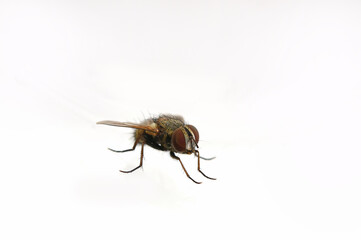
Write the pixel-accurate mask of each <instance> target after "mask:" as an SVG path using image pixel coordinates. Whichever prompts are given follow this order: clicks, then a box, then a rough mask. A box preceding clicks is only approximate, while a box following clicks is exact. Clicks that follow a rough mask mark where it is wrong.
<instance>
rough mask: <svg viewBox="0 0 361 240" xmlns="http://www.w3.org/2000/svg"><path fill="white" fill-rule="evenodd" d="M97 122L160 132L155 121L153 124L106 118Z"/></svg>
mask: <svg viewBox="0 0 361 240" xmlns="http://www.w3.org/2000/svg"><path fill="white" fill-rule="evenodd" d="M97 124H104V125H109V126H115V127H127V128H135V129H142V130H145V131H150V132H153V133H158V131H159V130H158V128H157V125H156V124H155V123H154V122H153V123H151V124H136V123H129V122H117V121H111V120H104V121H100V122H97Z"/></svg>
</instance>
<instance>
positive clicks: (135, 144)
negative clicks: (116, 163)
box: [108, 139, 139, 153]
mask: <svg viewBox="0 0 361 240" xmlns="http://www.w3.org/2000/svg"><path fill="white" fill-rule="evenodd" d="M138 142H139V140H138V139H137V140H135V143H134V145H133V147H132V148H130V149H127V150H114V149H111V148H108V149H109V150H110V151H113V152H117V153H124V152H130V151H134V149H135V148H136V147H137V144H138Z"/></svg>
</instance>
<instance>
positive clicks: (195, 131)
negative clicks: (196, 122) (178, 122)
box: [187, 125, 199, 143]
mask: <svg viewBox="0 0 361 240" xmlns="http://www.w3.org/2000/svg"><path fill="white" fill-rule="evenodd" d="M187 127H188V128H189V129H190V130H191V131H192V133H193V134H194V138H195V139H194V140H195V141H196V143H198V141H199V133H198V130H197V128H196V127H195V126H193V125H187Z"/></svg>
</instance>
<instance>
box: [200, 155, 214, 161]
mask: <svg viewBox="0 0 361 240" xmlns="http://www.w3.org/2000/svg"><path fill="white" fill-rule="evenodd" d="M199 157H200V158H202V159H203V160H213V159H215V158H216V157H211V158H205V157H202V156H199Z"/></svg>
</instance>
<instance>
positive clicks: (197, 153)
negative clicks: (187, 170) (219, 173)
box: [194, 150, 216, 180]
mask: <svg viewBox="0 0 361 240" xmlns="http://www.w3.org/2000/svg"><path fill="white" fill-rule="evenodd" d="M194 154H195V155H196V156H197V157H198V171H199V172H200V173H202V174H203V176H205V177H206V178H209V179H212V180H216V178H211V177H208V176H207V175H206V174H204V173H203V172H202V171H201V160H200V159H201V157H200V155H199V152H198V151H197V150H196V151H195V153H194Z"/></svg>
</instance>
